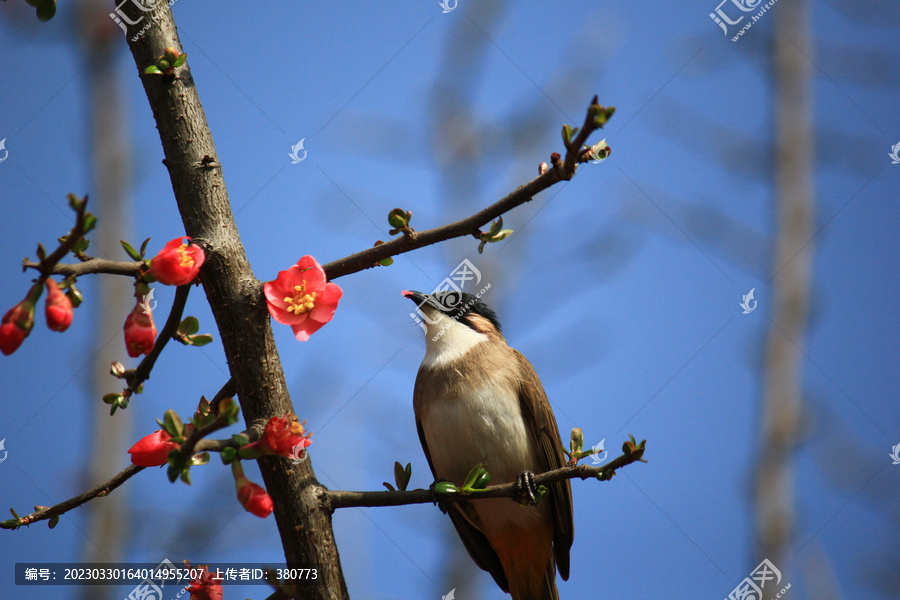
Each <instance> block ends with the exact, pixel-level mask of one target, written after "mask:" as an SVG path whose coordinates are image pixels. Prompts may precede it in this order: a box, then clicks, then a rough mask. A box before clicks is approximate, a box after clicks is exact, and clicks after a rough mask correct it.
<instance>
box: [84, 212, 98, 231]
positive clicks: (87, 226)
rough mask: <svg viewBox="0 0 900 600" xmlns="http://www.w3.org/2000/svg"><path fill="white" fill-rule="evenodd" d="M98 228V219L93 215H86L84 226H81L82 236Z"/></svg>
mask: <svg viewBox="0 0 900 600" xmlns="http://www.w3.org/2000/svg"><path fill="white" fill-rule="evenodd" d="M96 226H97V217H95V216H94V215H92V214H91V213H87V214H86V215H84V224H83V225H82V226H81V233H82V235H83V234H86V233H87V232H89V231H91V230H92V229H94V227H96Z"/></svg>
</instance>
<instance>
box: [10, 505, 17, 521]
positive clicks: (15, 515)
mask: <svg viewBox="0 0 900 600" xmlns="http://www.w3.org/2000/svg"><path fill="white" fill-rule="evenodd" d="M9 512H11V513H12V516H14V517H15V518H16V520H18V519H19V513H17V512H16V509H14V508H10V509H9Z"/></svg>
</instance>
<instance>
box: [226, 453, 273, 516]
mask: <svg viewBox="0 0 900 600" xmlns="http://www.w3.org/2000/svg"><path fill="white" fill-rule="evenodd" d="M231 472H232V473H233V474H234V486H235V488H236V489H237V497H238V501H240V503H241V506H243V507H244V510H246V511H247V512H250V513H253V514H254V515H256V516H257V517H259V518H261V519H265V518H266V517H268V516H269V515H270V514H271V513H272V509H273V505H272V498H270V497H269V494H267V493H266V490H265V488H263V487H262V486H260V485H257V484H255V483H253V482H252V481H250V480H249V479H247V478H246V477H245V476H244V469H243V467H242V466H241V461H239V460H236V461H234V462H233V463H231Z"/></svg>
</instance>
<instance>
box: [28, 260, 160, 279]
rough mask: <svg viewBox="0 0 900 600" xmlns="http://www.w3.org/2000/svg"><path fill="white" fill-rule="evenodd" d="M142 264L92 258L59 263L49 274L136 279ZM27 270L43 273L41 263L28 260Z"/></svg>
mask: <svg viewBox="0 0 900 600" xmlns="http://www.w3.org/2000/svg"><path fill="white" fill-rule="evenodd" d="M143 264H144V263H142V262H125V261H118V260H106V259H105V258H91V259H88V260H86V261H84V262H82V263H59V264H56V265H53V267H52V268H51V269H47V270H49V273H48V274H53V275H65V276H66V277H68V276H70V275H74V276H75V277H81V276H82V275H88V274H90V273H105V274H107V275H127V276H129V277H136V276H137V275H140V274H141V266H143ZM22 267H23V268H25V269H37V270H39V271H43V270H44V268H43V267H42V266H41V263H36V262H32V261H30V260H26V261H24V262H23V263H22Z"/></svg>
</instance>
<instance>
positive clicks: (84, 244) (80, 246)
mask: <svg viewBox="0 0 900 600" xmlns="http://www.w3.org/2000/svg"><path fill="white" fill-rule="evenodd" d="M90 245H91V240H89V239H87V238H86V237H83V236H82V237H80V238H78V240H77V241H76V242H75V244H74V245H73V246H72V254H75V255H78V254H81V253H83V252H84V251H85V250H87V249H88V246H90Z"/></svg>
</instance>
